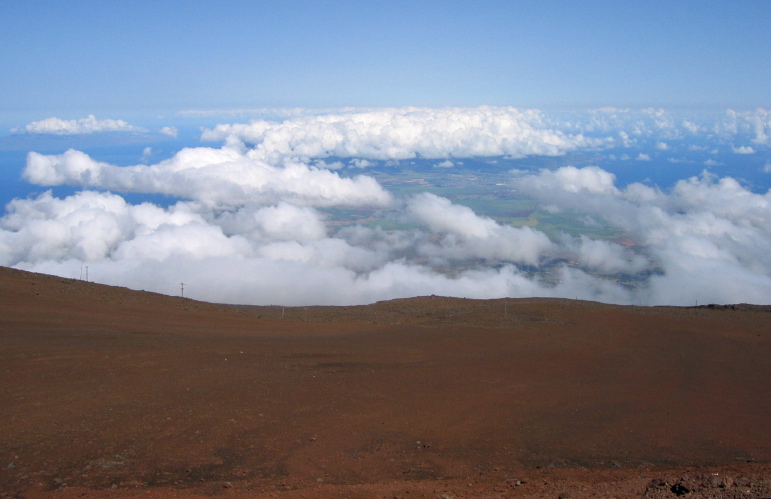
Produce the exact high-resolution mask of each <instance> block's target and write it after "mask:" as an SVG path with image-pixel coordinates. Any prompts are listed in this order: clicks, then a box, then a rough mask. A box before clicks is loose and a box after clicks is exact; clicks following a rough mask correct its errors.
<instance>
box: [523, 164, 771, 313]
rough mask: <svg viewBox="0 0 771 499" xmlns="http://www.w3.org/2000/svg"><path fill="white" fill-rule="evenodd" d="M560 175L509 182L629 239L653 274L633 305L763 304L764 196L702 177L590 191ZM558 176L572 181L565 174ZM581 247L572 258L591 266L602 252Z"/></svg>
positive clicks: (622, 258)
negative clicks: (665, 187) (667, 185)
mask: <svg viewBox="0 0 771 499" xmlns="http://www.w3.org/2000/svg"><path fill="white" fill-rule="evenodd" d="M590 168H591V170H590V171H589V172H588V175H587V176H589V177H595V176H597V173H598V172H597V169H596V168H593V167H590ZM559 170H563V169H562V168H561V169H559ZM559 170H558V171H557V172H550V171H542V172H540V173H538V174H531V175H526V176H521V177H516V178H514V180H513V184H514V185H515V186H516V187H518V188H520V189H525V190H528V192H530V193H531V194H532V195H534V196H536V197H538V199H540V200H542V201H543V202H548V203H549V204H550V205H552V206H554V207H555V208H556V209H560V210H565V211H572V212H576V213H580V214H583V215H584V216H589V217H592V218H593V219H600V220H603V221H605V222H606V223H608V224H610V225H612V226H615V227H617V228H619V229H622V230H624V231H626V232H628V233H629V234H632V235H633V237H634V240H635V241H636V244H637V245H638V248H639V250H640V251H642V252H644V254H645V255H646V256H645V258H647V259H649V260H650V262H651V264H652V265H654V266H655V267H656V268H658V270H659V272H658V273H654V275H652V276H651V277H650V279H649V280H648V284H647V286H646V287H643V288H640V290H639V291H638V293H639V294H640V300H642V301H644V302H648V303H669V304H681V305H685V304H689V303H693V302H694V301H695V300H698V301H699V302H700V303H705V302H717V303H726V302H733V301H736V299H737V297H741V299H742V300H745V301H750V302H754V303H764V302H767V300H768V298H767V297H768V296H769V293H771V255H769V254H768V252H767V251H766V250H765V248H768V247H769V244H771V222H769V220H771V191H769V192H767V193H765V194H755V193H752V192H751V191H749V190H747V189H746V188H744V187H742V186H741V184H739V182H737V181H736V180H734V179H732V178H730V177H725V178H721V179H716V178H715V177H713V176H711V175H709V174H707V173H704V174H702V175H701V176H700V177H692V178H689V179H687V180H681V181H678V182H677V183H676V184H675V186H674V187H673V188H672V190H671V192H663V191H661V190H659V189H657V188H652V187H648V186H645V185H643V184H638V183H633V184H630V185H629V186H627V187H626V188H625V189H617V188H615V187H610V186H607V187H605V188H604V189H602V190H601V191H595V192H591V191H589V190H588V189H576V188H574V187H573V186H571V184H570V183H564V182H560V181H558V179H559V177H560V175H559ZM565 170H567V171H568V172H569V174H570V176H575V175H576V172H575V171H574V170H575V169H574V168H572V167H567V168H565ZM582 170H583V169H582ZM611 178H612V177H611ZM584 244H589V245H590V246H588V247H589V248H590V249H591V250H592V251H589V252H587V253H586V254H583V253H581V252H579V256H580V258H582V259H583V260H584V262H585V263H586V264H588V265H589V266H592V265H596V264H597V262H595V261H587V260H586V258H587V257H588V256H589V254H592V255H598V254H602V253H603V251H605V250H604V249H603V248H600V247H599V246H598V242H596V241H595V242H586V241H584V242H582V247H583V245H584ZM618 250H619V248H615V249H614V250H613V251H616V252H617V251H618ZM608 262H615V263H613V264H612V268H615V269H628V271H630V272H634V271H636V270H639V269H641V268H644V267H645V263H644V261H643V260H642V259H641V258H639V257H637V256H634V255H631V254H628V253H627V254H626V255H616V256H615V257H614V256H612V255H610V256H609V257H608ZM607 270H610V269H607ZM689 275H693V278H689V277H688V276H689ZM729 281H730V283H729ZM740 288H741V289H742V291H741V292H739V291H738V290H739V289H740Z"/></svg>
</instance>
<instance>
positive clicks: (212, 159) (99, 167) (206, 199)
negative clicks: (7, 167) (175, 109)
mask: <svg viewBox="0 0 771 499" xmlns="http://www.w3.org/2000/svg"><path fill="white" fill-rule="evenodd" d="M23 175H24V178H25V179H27V180H28V181H30V182H32V183H34V184H38V185H43V186H53V185H75V186H82V187H94V188H100V189H108V190H113V191H120V192H142V193H156V194H167V195H170V196H175V197H180V198H185V199H192V200H196V201H200V202H201V203H204V204H207V205H209V206H218V205H223V206H238V205H243V204H245V203H247V202H257V203H261V204H272V203H277V202H279V201H282V200H284V201H289V202H292V203H294V204H306V205H312V206H334V205H354V206H357V205H376V206H384V205H387V204H389V203H390V202H391V195H390V194H389V193H388V192H386V191H385V190H384V189H383V188H382V187H381V186H380V185H379V184H378V183H377V181H375V180H374V179H373V178H371V177H366V176H358V177H354V178H342V177H340V176H339V175H337V174H336V173H333V172H330V171H329V170H325V169H319V168H315V167H312V166H307V165H305V164H303V163H298V162H287V163H286V164H285V165H284V166H273V165H269V164H267V163H265V162H264V161H261V160H258V159H253V158H252V157H251V156H250V155H249V154H244V153H242V152H241V151H239V150H237V149H234V148H230V147H223V148H221V149H212V148H206V147H199V148H186V149H182V150H181V151H179V152H178V153H177V154H175V155H174V156H173V157H172V158H170V159H167V160H165V161H162V162H160V163H157V164H154V165H136V166H127V167H119V166H114V165H110V164H107V163H103V162H99V161H95V160H93V159H92V158H91V157H89V156H88V155H87V154H85V153H83V152H80V151H75V150H69V151H66V152H65V153H63V154H57V155H44V154H39V153H35V152H31V153H29V155H28V157H27V166H26V168H25V169H24V173H23Z"/></svg>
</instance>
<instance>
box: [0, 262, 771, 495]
mask: <svg viewBox="0 0 771 499" xmlns="http://www.w3.org/2000/svg"><path fill="white" fill-rule="evenodd" d="M770 312H771V307H761V306H749V305H739V306H736V307H700V308H675V307H666V308H645V307H619V306H611V305H602V304H597V303H590V302H580V301H571V300H557V299H527V300H517V299H504V300H487V301H480V300H463V299H453V298H440V297H421V298H414V299H406V300H395V301H390V302H382V303H377V304H374V305H370V306H366V307H300V308H286V309H282V308H281V307H234V306H226V305H215V304H207V303H202V302H196V301H192V300H187V299H182V298H174V297H168V296H163V295H157V294H153V293H145V292H135V291H131V290H128V289H124V288H116V287H108V286H103V285H99V284H93V283H86V282H82V281H77V280H71V279H63V278H59V277H52V276H45V275H40V274H31V273H26V272H21V271H17V270H11V269H7V268H0V497H48V496H52V497H61V498H74V497H115V498H124V497H191V496H200V497H203V496H221V497H286V498H298V497H325V498H334V497H360V498H367V497H389V498H391V497H411V498H421V497H423V498H450V497H453V498H460V497H553V498H557V497H562V498H568V497H570V498H583V497H651V498H653V497H655V498H660V497H661V498H663V497H676V496H678V495H682V496H687V497H771V464H769V463H771V384H770V383H769V380H771V313H770Z"/></svg>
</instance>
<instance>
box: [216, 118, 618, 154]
mask: <svg viewBox="0 0 771 499" xmlns="http://www.w3.org/2000/svg"><path fill="white" fill-rule="evenodd" d="M201 138H202V139H203V140H205V141H215V142H219V141H226V140H233V139H236V140H240V141H242V142H245V143H248V144H251V145H254V146H255V147H254V150H253V151H252V154H253V155H254V156H255V157H260V158H263V159H266V160H273V161H275V158H276V157H287V156H289V157H299V158H325V157H330V156H334V157H341V158H349V157H357V158H366V159H375V160H400V159H410V158H415V157H418V156H419V157H423V158H449V157H459V158H467V157H475V156H504V155H508V156H512V157H517V158H521V157H524V156H529V155H546V156H555V155H560V154H564V153H565V152H567V151H571V150H575V149H578V148H590V147H599V146H601V145H602V144H603V141H602V140H600V139H590V138H587V137H584V136H583V135H581V134H580V133H578V134H568V133H564V132H562V131H559V130H554V129H550V128H548V127H546V126H545V123H544V118H543V116H542V114H541V113H540V112H539V111H535V110H519V109H515V108H496V107H480V108H447V109H425V108H400V109H381V110H372V111H364V112H349V113H339V114H327V115H320V116H317V115H314V116H305V117H298V118H292V119H288V120H285V121H282V122H269V121H264V120H257V121H252V122H250V123H248V124H230V125H217V126H216V127H214V128H213V129H211V130H205V131H204V132H203V134H202V137H201Z"/></svg>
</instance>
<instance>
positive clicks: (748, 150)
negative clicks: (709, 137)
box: [731, 146, 755, 154]
mask: <svg viewBox="0 0 771 499" xmlns="http://www.w3.org/2000/svg"><path fill="white" fill-rule="evenodd" d="M731 149H732V150H733V152H734V153H735V154H755V149H753V148H752V147H750V146H739V147H731Z"/></svg>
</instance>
